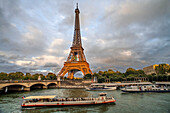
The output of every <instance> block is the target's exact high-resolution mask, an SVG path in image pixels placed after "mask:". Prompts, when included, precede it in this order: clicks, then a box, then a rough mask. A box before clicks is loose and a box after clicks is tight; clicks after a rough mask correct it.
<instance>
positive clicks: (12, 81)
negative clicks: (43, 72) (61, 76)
mask: <svg viewBox="0 0 170 113" xmlns="http://www.w3.org/2000/svg"><path fill="white" fill-rule="evenodd" d="M29 82H57V80H0V83H29Z"/></svg>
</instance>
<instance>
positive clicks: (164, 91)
mask: <svg viewBox="0 0 170 113" xmlns="http://www.w3.org/2000/svg"><path fill="white" fill-rule="evenodd" d="M122 91H123V92H127V93H147V92H156V93H166V92H170V90H160V91H153V90H148V91H128V90H122Z"/></svg>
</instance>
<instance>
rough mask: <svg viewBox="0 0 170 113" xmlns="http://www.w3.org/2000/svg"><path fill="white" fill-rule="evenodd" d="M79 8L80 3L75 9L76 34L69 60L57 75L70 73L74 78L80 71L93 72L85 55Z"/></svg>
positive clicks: (71, 77) (84, 72)
mask: <svg viewBox="0 0 170 113" xmlns="http://www.w3.org/2000/svg"><path fill="white" fill-rule="evenodd" d="M79 14H80V11H79V8H78V3H77V4H76V9H75V26H74V36H73V43H72V46H71V47H70V49H71V51H70V53H69V56H68V58H67V61H66V62H64V66H63V68H62V69H61V70H60V72H59V73H58V75H57V76H60V77H62V78H63V77H64V75H65V74H66V73H68V78H69V79H73V78H74V74H75V73H76V72H78V71H81V72H82V73H83V75H84V76H85V75H86V74H92V71H91V70H90V67H89V64H88V63H87V61H86V58H85V55H84V49H83V47H82V43H81V34H80V20H79Z"/></svg>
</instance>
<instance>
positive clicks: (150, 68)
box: [143, 64, 159, 75]
mask: <svg viewBox="0 0 170 113" xmlns="http://www.w3.org/2000/svg"><path fill="white" fill-rule="evenodd" d="M156 66H159V65H158V64H155V65H151V66H147V67H144V68H143V71H144V72H145V74H146V75H151V74H156V71H155V68H156Z"/></svg>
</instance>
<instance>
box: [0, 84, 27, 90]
mask: <svg viewBox="0 0 170 113" xmlns="http://www.w3.org/2000/svg"><path fill="white" fill-rule="evenodd" d="M9 86H24V87H28V86H27V85H25V84H4V85H1V87H0V89H1V88H5V87H9Z"/></svg>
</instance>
